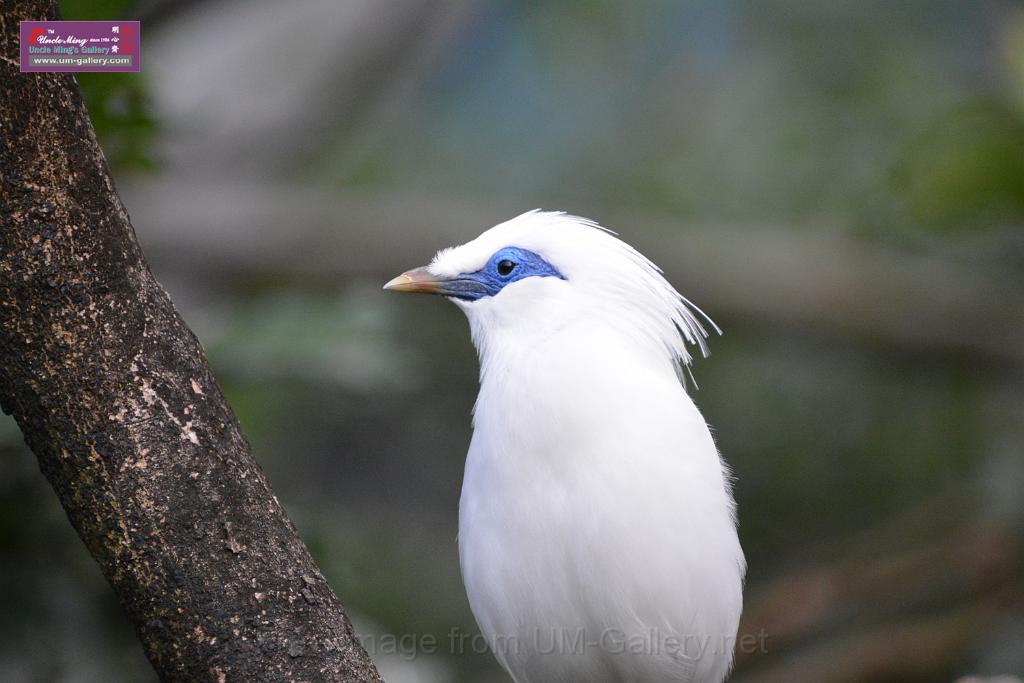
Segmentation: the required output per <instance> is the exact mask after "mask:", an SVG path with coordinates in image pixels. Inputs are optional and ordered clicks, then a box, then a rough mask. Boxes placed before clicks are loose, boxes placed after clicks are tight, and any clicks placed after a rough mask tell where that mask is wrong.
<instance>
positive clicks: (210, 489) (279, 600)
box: [0, 0, 380, 681]
mask: <svg viewBox="0 0 1024 683" xmlns="http://www.w3.org/2000/svg"><path fill="white" fill-rule="evenodd" d="M57 16H58V12H57V9H56V6H55V4H53V3H52V2H45V1H43V0H35V1H21V2H18V1H11V0H8V1H6V2H4V3H3V5H2V6H0V27H2V28H3V31H2V36H0V41H2V42H0V55H2V56H3V57H4V59H3V60H0V61H2V62H3V63H2V64H0V171H2V178H0V181H2V184H0V203H2V204H0V206H2V213H0V215H2V217H3V230H2V233H0V348H2V351H3V362H2V363H0V405H2V407H3V409H4V411H5V412H8V413H10V414H12V415H14V417H15V418H16V419H17V421H18V424H19V425H20V427H21V429H22V432H23V433H24V435H25V440H26V442H27V443H28V445H29V447H30V448H31V449H32V451H33V452H34V453H35V454H36V456H37V457H38V459H39V465H40V469H41V470H42V472H43V474H44V475H45V476H46V477H47V479H48V480H49V481H50V483H51V484H52V485H53V488H54V491H56V493H57V495H58V497H59V498H60V501H61V504H62V505H63V506H64V509H65V510H66V511H67V514H68V517H69V519H70V520H71V523H72V524H73V525H74V527H75V529H76V530H77V532H78V534H79V536H81V538H82V540H83V541H84V542H85V544H86V546H87V547H88V549H89V551H90V552H91V553H92V555H93V557H94V558H95V559H96V561H97V562H98V563H99V565H100V567H101V568H102V570H103V573H104V575H105V576H106V577H107V579H108V581H109V582H110V584H111V586H113V588H114V590H115V592H116V593H117V595H118V597H119V599H120V601H121V604H122V606H123V607H124V609H125V611H126V612H127V614H128V616H129V618H130V619H131V621H132V623H133V624H134V626H135V628H136V631H137V633H138V635H139V638H140V640H141V641H142V644H143V646H144V648H145V651H146V654H147V656H148V657H149V659H150V661H151V662H152V663H153V666H154V668H155V669H156V671H157V673H158V674H159V675H160V677H161V678H162V679H163V680H167V681H179V680H182V681H183V680H189V681H195V680H215V681H226V680H231V681H255V680H283V681H299V680H302V681H380V677H379V675H378V674H377V672H376V670H375V669H374V667H373V664H372V663H371V662H370V660H369V658H368V657H367V655H366V653H365V651H364V650H363V649H362V648H361V647H360V646H359V644H358V642H357V641H356V640H355V637H354V635H353V631H352V626H351V624H350V623H349V621H348V619H347V617H346V615H345V612H344V610H343V608H342V606H341V604H340V602H339V601H338V599H337V597H336V596H335V595H334V593H333V592H332V591H331V589H330V587H329V586H328V585H327V583H326V581H325V580H324V578H323V576H322V575H321V574H320V572H319V570H318V569H317V567H316V565H315V564H314V563H313V560H312V558H311V557H310V555H309V552H308V551H307V549H306V547H305V546H304V545H303V543H302V541H301V540H300V539H299V537H298V535H297V533H296V530H295V528H294V526H293V525H292V523H291V522H290V521H289V520H288V517H287V516H286V514H285V512H284V510H283V509H282V507H281V505H280V504H279V503H278V501H277V499H276V498H275V497H274V495H273V493H272V492H271V490H270V486H269V485H268V483H267V480H266V478H265V476H264V474H263V472H262V471H261V470H260V468H259V466H258V465H257V464H256V462H255V460H254V459H253V457H252V454H251V452H250V448H249V445H248V443H247V442H246V440H245V437H244V436H243V435H242V432H241V430H240V428H239V425H238V421H237V420H236V418H235V416H234V414H233V413H232V412H231V409H230V408H229V407H228V405H227V403H226V402H225V400H224V397H223V395H222V394H221V391H220V389H219V388H218V386H217V383H216V381H215V380H214V378H213V376H212V375H211V373H210V369H209V367H208V366H207V362H206V359H205V357H204V354H203V350H202V348H201V347H200V345H199V342H198V341H197V340H196V339H195V337H194V336H193V335H192V333H191V331H190V330H189V329H188V327H187V326H186V325H185V323H184V322H183V321H182V319H181V318H180V317H179V316H178V314H177V312H176V311H175V309H174V306H173V305H172V303H171V301H170V299H169V298H168V297H167V294H166V293H165V292H164V290H163V288H162V287H161V286H160V285H159V284H158V283H157V282H156V281H155V280H154V279H153V276H152V275H151V273H150V271H149V268H148V266H147V265H146V262H145V260H144V258H143V255H142V253H141V251H140V249H139V246H138V244H137V242H136V240H135V233H134V231H133V229H132V227H131V224H130V223H129V220H128V215H127V213H126V212H125V209H124V207H123V205H122V204H121V201H120V199H119V197H118V195H117V193H116V191H115V190H114V187H113V183H112V181H111V178H110V174H109V171H108V169H107V165H106V161H105V160H104V158H103V155H102V152H101V151H100V149H99V147H98V145H97V143H96V139H95V136H94V134H93V130H92V126H91V124H90V122H89V118H88V115H87V114H86V111H85V108H84V107H83V105H82V102H81V98H80V96H79V93H78V87H77V85H76V83H75V80H74V78H73V77H71V76H70V75H65V74H20V73H18V71H17V68H16V67H15V66H12V64H14V63H16V61H17V44H18V38H17V31H18V22H19V21H20V20H25V19H41V18H56V17H57ZM12 60H13V61H12Z"/></svg>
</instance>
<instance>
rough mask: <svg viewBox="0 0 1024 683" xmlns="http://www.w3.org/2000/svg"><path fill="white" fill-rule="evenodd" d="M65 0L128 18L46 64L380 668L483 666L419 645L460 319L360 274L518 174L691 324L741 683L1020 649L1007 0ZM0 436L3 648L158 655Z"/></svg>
mask: <svg viewBox="0 0 1024 683" xmlns="http://www.w3.org/2000/svg"><path fill="white" fill-rule="evenodd" d="M61 4H62V9H63V12H64V15H65V18H68V19H100V18H104V19H107V18H110V19H113V18H125V19H135V18H140V19H141V20H142V33H143V36H142V43H143V46H142V57H143V68H142V73H141V74H139V75H135V74H131V75H108V74H84V75H82V76H81V78H80V83H81V86H82V90H83V93H84V95H85V98H86V101H87V104H88V107H89V111H90V114H91V116H92V119H93V122H94V125H95V126H96V128H97V132H98V134H99V136H100V140H101V143H102V144H103V146H104V149H105V151H106V153H107V156H108V159H109V160H110V162H111V164H112V167H113V170H114V174H115V178H116V180H117V183H118V188H119V190H120V191H121V193H122V195H123V197H124V200H125V202H126V204H127V206H128V209H129V211H130V212H131V215H132V219H133V223H134V225H135V229H136V232H137V233H138V237H139V240H140V241H141V243H142V245H143V248H144V249H145V250H146V253H147V255H148V257H149V259H150V262H151V265H152V267H153V270H154V272H155V273H156V276H157V278H158V279H160V280H161V282H163V283H164V285H165V286H166V287H167V289H168V290H169V291H170V293H171V296H172V298H173V299H174V300H175V302H176V303H177V304H178V306H179V307H180V309H181V310H182V313H183V315H184V316H185V318H186V320H187V321H188V322H189V323H190V325H191V326H192V327H193V329H194V330H195V331H196V333H197V334H198V336H199V338H200V339H201V340H202V341H203V343H204V345H205V347H206V349H207V351H208V353H209V355H210V360H211V362H212V364H213V366H214V371H215V373H216V375H217V377H218V378H219V380H220V381H221V382H222V384H223V386H224V388H225V390H226V392H227V395H228V397H229V399H230V401H231V403H232V405H233V407H234V409H235V410H236V411H237V413H238V415H239V417H240V419H241V421H242V424H243V426H244V428H245V431H246V433H247V435H248V436H249V438H250V440H251V441H252V444H253V448H254V450H255V452H256V455H257V457H258V459H259V460H260V462H261V463H262V464H263V466H264V467H265V469H266V470H267V473H268V475H269V477H270V479H271V481H272V482H273V484H274V487H275V489H276V492H277V494H278V497H279V498H280V500H281V502H282V503H283V504H284V505H285V507H286V508H287V509H288V511H289V512H290V514H291V515H292V517H293V519H294V520H295V522H296V524H297V525H298V527H299V529H300V531H301V533H302V535H303V537H304V538H305V540H306V542H307V543H308V544H309V546H310V548H311V549H312V551H313V553H314V555H315V556H316V558H317V560H318V562H319V563H320V566H321V567H322V568H323V570H324V572H325V574H326V575H327V577H328V579H329V580H330V582H331V584H332V585H333V587H334V588H335V589H336V590H337V592H338V593H339V595H340V596H341V597H342V599H343V601H344V602H345V604H346V606H347V607H348V608H350V610H351V612H352V615H353V617H354V619H355V621H356V622H357V630H359V631H360V633H362V634H364V636H366V637H367V642H368V645H369V647H370V649H371V654H373V655H374V657H375V659H377V660H378V661H379V662H380V664H381V668H382V672H383V673H384V675H385V678H386V679H387V680H388V681H389V683H409V682H424V683H426V682H430V683H434V682H436V683H442V682H466V683H481V682H482V683H490V682H495V683H497V682H498V681H505V680H507V679H506V678H505V677H504V675H503V674H502V672H501V671H500V670H499V669H498V668H497V666H496V664H495V663H494V662H493V660H492V658H491V657H490V656H489V655H488V654H486V653H484V652H480V651H477V652H471V651H470V652H465V653H463V654H461V655H458V656H456V655H453V654H451V653H449V652H448V650H449V648H448V646H447V645H448V643H449V637H450V634H451V632H452V630H453V629H456V630H458V631H465V632H467V633H475V632H476V631H475V626H474V622H473V619H472V615H471V614H470V612H469V610H468V605H467V603H466V600H465V598H464V595H463V591H462V585H461V580H460V577H459V570H458V562H457V551H456V545H455V531H456V515H457V502H458V495H459V488H460V483H461V471H462V464H463V458H464V454H465V451H466V447H467V445H468V443H469V435H470V432H469V429H470V424H469V411H470V408H471V406H472V403H473V399H474V396H475V389H476V370H477V368H476V359H475V356H474V353H473V350H472V347H471V345H470V342H469V339H468V334H467V329H466V324H465V322H464V320H463V318H462V316H461V314H460V313H459V312H458V311H457V310H456V309H455V307H453V306H450V305H447V304H446V303H445V302H443V301H424V300H419V299H416V298H414V297H397V296H388V295H385V294H384V293H382V292H381V291H380V285H381V283H383V282H384V281H385V280H386V279H388V278H390V277H391V276H393V275H395V274H397V273H398V272H400V271H402V270H404V269H406V268H408V267H411V266H415V265H420V264H422V263H425V262H426V261H427V260H429V258H430V256H431V255H432V253H433V251H434V250H436V249H437V248H440V247H443V246H448V245H450V244H454V243H461V242H463V241H466V240H468V239H470V238H471V237H473V236H475V235H476V234H478V233H479V232H480V231H482V230H483V229H485V228H487V227H489V226H490V225H493V224H494V223H497V222H500V221H501V220H504V219H506V218H508V217H511V216H512V215H515V214H516V213H519V212H521V211H524V210H527V209H531V208H534V207H538V206H539V207H544V208H549V209H564V210H568V211H571V212H573V213H579V214H582V215H586V216H590V217H592V218H595V219H597V220H599V221H601V222H602V223H604V224H606V225H607V226H609V227H611V228H613V229H615V230H617V231H618V232H619V233H620V234H621V236H622V237H623V238H624V239H625V240H627V241H629V242H631V243H632V244H634V245H635V246H637V247H638V248H639V249H640V250H641V251H643V252H645V253H647V254H648V255H649V256H651V257H652V258H653V259H654V260H655V261H656V262H658V263H659V264H660V265H661V266H662V267H663V268H664V269H665V271H666V273H667V275H668V276H669V278H670V280H672V282H673V283H675V284H676V285H677V286H678V287H679V289H680V290H681V291H682V292H683V293H684V294H686V295H687V296H688V297H689V298H691V299H692V300H693V301H695V302H697V303H698V304H699V305H701V306H702V307H703V308H704V309H705V310H706V311H708V312H709V314H710V315H711V316H712V317H713V318H714V319H715V320H716V321H717V322H718V323H719V325H720V326H721V327H722V328H723V330H724V335H723V336H722V337H721V338H717V339H713V340H712V352H713V355H712V356H711V358H709V359H707V360H701V361H698V362H697V363H696V367H695V369H694V373H695V375H696V378H697V380H698V382H699V384H700V390H699V392H697V393H696V394H695V399H696V401H697V403H698V405H699V406H700V408H701V409H702V411H703V412H704V415H705V417H706V418H707V420H708V421H709V423H710V424H711V425H712V426H713V427H714V429H715V432H716V435H717V439H718V443H719V446H720V448H721V450H722V452H723V454H724V456H725V457H726V459H727V460H728V461H729V463H730V464H731V465H732V467H733V468H734V470H735V472H736V475H737V477H738V480H737V484H736V495H737V498H738V501H739V517H740V532H741V537H742V542H743V545H744V548H745V550H746V552H747V557H748V560H749V564H750V571H749V576H748V583H747V586H748V587H747V591H746V601H747V608H746V614H745V621H744V625H743V627H742V628H743V630H744V631H745V632H749V633H758V632H760V631H762V630H763V632H764V633H766V634H767V648H766V651H764V652H755V653H747V654H742V655H741V656H740V658H739V661H738V668H737V673H736V675H735V678H734V680H735V681H738V682H745V683H755V682H757V683H767V682H769V681H772V682H774V681H778V682H779V683H784V682H785V683H790V682H800V681H807V682H811V681H815V682H822V681H835V682H838V681H851V682H852V681H891V682H903V683H917V682H922V683H923V682H926V681H952V680H954V679H956V678H958V677H960V676H965V675H968V674H976V675H986V676H992V675H996V674H1015V675H1021V674H1024V447H1022V444H1024V230H1022V227H1024V5H1022V4H1021V3H1019V2H1011V1H1009V0H1004V1H994V0H992V1H989V0H940V1H935V0H932V1H929V2H925V1H923V0H907V1H904V2H879V1H875V0H859V1H855V0H836V1H834V2H829V3H818V2H812V1H810V0H765V1H762V2H750V1H746V2H741V1H738V0H721V1H720V2H715V3H712V2H695V1H678V0H677V1H673V2H670V1H668V0H663V1H653V0H652V1H645V2H635V3H622V2H613V1H611V0H586V1H585V2H567V1H564V0H549V1H547V2H541V1H530V2H501V1H489V0H438V1H435V2H425V1H422V0H378V1H374V2H369V1H366V0H362V1H356V0H346V1H344V2H336V1H334V0H299V1H296V2H290V3H277V2H271V1H270V0H256V1H250V2H242V1H241V0H190V1H188V2H170V1H166V0H149V1H143V2H138V3H132V2H122V1H118V0H106V1H104V2H86V1H85V0H75V1H73V2H72V1H70V0H69V1H65V2H62V3H61ZM0 448H2V450H4V451H6V452H5V453H4V455H3V457H2V458H0V468H2V469H0V566H2V567H3V574H2V576H3V577H4V581H3V582H2V584H3V589H2V590H3V602H2V605H0V607H2V609H0V680H3V681H69V682H70V681H75V682H78V681H82V682H86V681H89V682H91V681H96V682H109V681H149V680H153V679H154V676H153V674H152V672H151V671H150V670H149V668H148V664H147V663H146V661H145V659H144V658H143V656H142V652H141V648H140V647H139V646H138V644H137V643H136V642H135V640H134V637H133V634H132V632H131V629H130V627H129V626H128V624H127V622H126V621H125V620H124V618H123V617H122V616H121V615H120V612H119V610H118V607H117V604H116V601H115V599H114V597H113V596H112V594H111V592H110V591H109V589H108V588H107V586H106V584H105V583H104V581H103V578H102V576H101V575H100V573H99V571H98V569H97V568H96V567H95V566H94V565H93V563H92V561H91V559H90V558H89V557H88V555H87V554H86V552H85V550H84V548H83V547H82V545H81V544H80V543H79V541H78V540H77V538H76V537H75V535H74V533H73V531H72V530H71V528H70V526H69V525H68V524H67V522H66V520H65V518H64V515H63V512H62V510H61V509H60V507H59V505H58V503H57V500H56V498H55V496H53V495H52V492H51V491H50V490H49V488H48V485H47V484H46V482H45V481H44V480H43V478H42V477H41V476H40V474H39V472H38V469H37V467H36V464H35V460H34V458H33V457H32V455H31V454H30V453H29V452H28V451H27V450H26V448H25V447H24V445H23V443H22V440H21V437H20V434H19V433H18V431H17V428H16V427H15V426H14V425H13V423H12V422H10V421H9V420H8V419H7V418H4V421H3V422H2V423H0ZM382 634H394V635H396V636H403V635H408V634H413V635H414V636H417V637H419V636H424V635H427V634H431V635H433V636H434V637H435V638H437V640H438V642H439V643H440V647H439V648H438V651H437V652H433V653H429V652H413V651H412V649H411V647H409V642H410V641H409V640H408V639H406V640H405V641H404V642H405V645H403V646H402V647H401V648H399V651H397V652H391V651H385V650H386V648H384V649H382V648H381V644H382V643H383V642H384V641H383V640H381V639H380V637H381V635H382ZM413 655H415V656H413Z"/></svg>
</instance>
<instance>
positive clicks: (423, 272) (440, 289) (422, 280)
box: [384, 266, 450, 294]
mask: <svg viewBox="0 0 1024 683" xmlns="http://www.w3.org/2000/svg"><path fill="white" fill-rule="evenodd" d="M449 282H450V280H447V279H445V278H443V277H438V276H437V275H433V274H431V273H430V272H429V271H428V270H427V267H426V266H423V267H422V268H415V269H413V270H408V271H406V272H404V273H402V274H401V275H399V276H398V277H396V278H393V279H391V280H388V282H387V284H385V285H384V289H387V290H389V291H392V292H413V293H415V294H446V293H447V292H446V291H445V290H446V287H445V285H447V284H449Z"/></svg>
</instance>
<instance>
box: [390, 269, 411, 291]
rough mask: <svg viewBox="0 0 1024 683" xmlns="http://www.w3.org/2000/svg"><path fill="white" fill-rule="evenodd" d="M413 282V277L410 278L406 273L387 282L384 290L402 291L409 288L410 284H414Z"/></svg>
mask: <svg viewBox="0 0 1024 683" xmlns="http://www.w3.org/2000/svg"><path fill="white" fill-rule="evenodd" d="M412 282H413V280H412V278H411V277H409V276H408V275H406V274H405V273H402V274H401V275H399V276H398V277H394V278H391V279H390V280H388V281H387V282H385V283H384V289H389V290H396V289H397V290H399V291H401V290H402V289H404V288H405V287H408V286H409V285H410V284H412Z"/></svg>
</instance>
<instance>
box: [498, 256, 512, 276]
mask: <svg viewBox="0 0 1024 683" xmlns="http://www.w3.org/2000/svg"><path fill="white" fill-rule="evenodd" d="M515 269H516V264H515V263H514V262H512V261H509V260H508V259H502V260H501V261H498V275H511V274H512V271H513V270H515Z"/></svg>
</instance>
